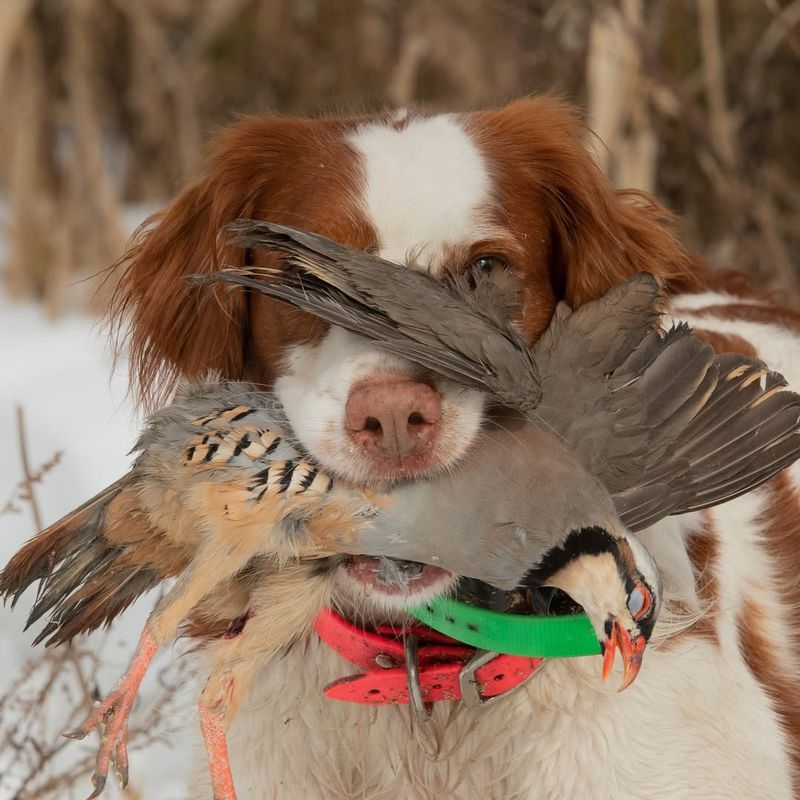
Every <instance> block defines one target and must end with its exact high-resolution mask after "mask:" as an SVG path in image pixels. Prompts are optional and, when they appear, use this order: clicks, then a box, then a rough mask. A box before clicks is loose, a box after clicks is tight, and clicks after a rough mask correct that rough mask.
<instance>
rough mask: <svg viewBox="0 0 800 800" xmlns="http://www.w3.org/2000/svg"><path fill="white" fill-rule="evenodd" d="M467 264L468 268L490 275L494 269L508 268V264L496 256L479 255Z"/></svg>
mask: <svg viewBox="0 0 800 800" xmlns="http://www.w3.org/2000/svg"><path fill="white" fill-rule="evenodd" d="M469 266H470V269H472V270H475V271H476V272H481V273H483V274H484V275H491V273H492V272H494V271H495V270H499V269H508V264H506V262H505V261H503V259H502V258H498V257H497V256H481V257H480V258H476V259H475V260H474V261H473V262H472V263H471V264H470V265H469Z"/></svg>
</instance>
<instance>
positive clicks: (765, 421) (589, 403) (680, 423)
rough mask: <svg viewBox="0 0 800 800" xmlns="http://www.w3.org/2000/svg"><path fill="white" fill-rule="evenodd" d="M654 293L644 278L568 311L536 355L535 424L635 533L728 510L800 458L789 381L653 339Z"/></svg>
mask: <svg viewBox="0 0 800 800" xmlns="http://www.w3.org/2000/svg"><path fill="white" fill-rule="evenodd" d="M647 283H648V282H647V281H645V280H643V279H642V278H641V277H636V278H633V279H632V280H631V281H628V282H627V283H626V284H623V285H621V286H620V287H617V289H615V290H613V291H612V292H610V293H609V294H608V295H606V296H605V297H604V298H601V299H599V300H596V301H594V302H592V303H588V304H587V305H585V306H583V307H582V308H581V309H579V310H578V311H576V312H574V313H569V312H568V311H566V310H562V312H561V313H560V314H558V315H557V316H556V318H555V319H554V322H553V325H552V326H551V327H550V328H549V329H548V331H547V333H546V334H545V336H544V337H542V339H540V341H539V342H537V344H536V346H535V347H534V357H535V358H536V361H537V363H538V365H539V369H540V373H541V376H542V403H541V405H540V406H539V408H538V409H537V410H536V412H535V413H536V415H537V416H538V417H539V419H540V420H541V422H542V424H544V425H546V426H548V427H549V428H551V430H552V431H553V432H555V433H556V434H558V435H559V436H561V437H562V438H563V439H564V440H565V441H566V442H567V443H568V444H569V446H570V447H571V448H572V450H573V452H574V453H575V455H576V456H577V457H578V458H579V460H580V461H581V462H582V463H583V465H584V466H585V467H586V468H587V470H588V471H589V472H590V473H592V474H593V475H595V476H596V477H598V478H599V479H600V480H601V481H602V482H603V484H604V485H605V486H606V488H607V489H608V490H609V492H610V493H611V495H612V497H613V498H614V501H615V504H616V506H617V509H618V511H619V513H620V516H621V518H622V521H623V522H624V523H625V524H626V525H627V526H628V527H629V528H630V529H632V530H640V529H642V528H645V527H647V526H648V525H651V524H653V523H654V522H657V521H658V520H659V519H662V518H663V517H665V516H667V515H669V514H680V513H684V512H687V511H692V510H698V509H701V508H707V507H709V506H713V505H718V504H719V503H723V502H725V501H727V500H731V499H733V498H735V497H737V496H739V495H740V494H743V493H745V492H747V491H749V490H751V489H753V488H754V487H756V486H758V485H759V484H761V483H763V482H764V481H765V480H767V479H768V478H770V477H772V476H773V475H774V474H776V473H777V472H779V471H780V470H782V469H784V468H785V467H786V466H788V465H789V464H791V463H793V462H794V461H796V460H797V458H798V457H800V397H799V396H798V395H797V394H795V393H794V392H790V391H788V390H787V389H786V382H785V381H784V379H783V377H782V376H780V375H778V374H777V373H775V372H771V371H770V370H768V369H767V367H766V366H765V365H764V364H763V363H762V362H760V361H758V360H757V359H753V358H749V357H747V356H741V355H735V354H726V355H715V353H714V351H713V349H712V348H711V347H710V346H709V345H707V344H705V343H703V342H702V341H701V340H699V339H698V338H697V337H695V336H693V335H692V332H691V330H690V329H689V328H688V327H687V326H686V325H684V324H679V325H676V326H673V327H672V328H671V329H670V330H668V331H666V332H662V331H659V330H658V329H656V328H655V326H654V324H653V323H654V321H655V317H656V312H655V308H656V302H657V299H658V294H657V292H656V293H653V289H652V287H651V288H650V289H648V288H647ZM595 332H596V333H595Z"/></svg>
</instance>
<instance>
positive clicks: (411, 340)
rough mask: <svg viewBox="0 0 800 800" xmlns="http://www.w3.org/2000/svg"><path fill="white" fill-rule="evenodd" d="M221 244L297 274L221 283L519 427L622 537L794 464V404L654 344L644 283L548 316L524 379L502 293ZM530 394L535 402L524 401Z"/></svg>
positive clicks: (688, 349) (356, 257)
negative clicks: (457, 387) (581, 482)
mask: <svg viewBox="0 0 800 800" xmlns="http://www.w3.org/2000/svg"><path fill="white" fill-rule="evenodd" d="M231 230H232V232H233V234H234V240H233V241H234V243H236V244H239V245H241V246H246V247H253V248H264V249H267V250H271V251H277V252H279V253H282V254H284V255H285V256H286V257H287V260H288V262H289V263H290V264H291V265H292V266H293V267H294V268H295V271H286V270H276V269H267V270H265V271H263V272H261V273H260V274H259V272H258V269H256V270H255V271H253V270H244V271H238V272H234V273H221V274H218V277H217V279H218V280H220V281H227V282H231V283H239V284H242V285H247V286H249V287H250V288H253V289H256V290H258V291H263V292H264V293H265V294H268V295H270V296H272V297H275V298H277V299H281V300H284V301H285V302H289V303H292V304H294V305H296V306H298V307H300V308H303V309H304V310H306V311H309V312H311V313H313V314H316V315H318V316H321V317H323V318H325V319H327V320H328V321H330V322H332V323H334V324H336V325H341V326H343V327H345V328H348V329H350V330H353V331H355V332H357V333H360V334H361V335H364V336H367V337H369V338H371V339H373V340H374V341H375V342H376V343H377V344H379V345H381V346H382V347H385V348H386V349H389V350H391V351H392V352H395V353H398V354H400V355H403V356H405V357H406V358H409V359H411V360H412V361H415V362H417V363H420V364H423V365H424V366H426V367H429V368H431V369H434V370H436V371H438V372H440V373H442V374H444V375H446V376H447V377H449V378H452V379H454V380H457V381H460V382H462V383H464V384H466V385H468V386H473V387H477V388H480V389H482V390H483V391H486V392H488V393H489V394H491V395H493V396H494V397H495V398H496V399H497V400H498V402H500V403H501V404H503V405H507V406H510V407H513V408H516V409H518V410H522V411H523V412H525V413H527V415H528V416H529V417H530V418H531V419H533V420H535V421H536V422H537V423H538V424H539V425H541V426H542V427H543V428H546V429H547V430H549V431H551V432H552V433H554V434H555V435H556V436H558V437H559V438H560V439H561V440H562V441H564V442H565V443H566V444H567V445H568V446H569V447H570V448H571V450H572V451H573V453H574V454H575V455H576V456H577V457H578V459H579V461H580V462H581V463H582V464H583V465H584V467H585V468H586V469H587V470H588V471H589V472H590V473H591V474H593V475H595V476H596V477H597V478H599V479H600V480H601V481H602V482H603V484H604V485H605V486H606V487H607V488H608V490H609V492H610V493H611V494H612V496H613V497H614V499H615V503H616V505H617V507H618V510H619V512H620V514H621V516H622V519H623V522H624V523H625V524H626V525H628V526H629V527H630V528H632V529H634V530H638V529H641V528H644V527H647V526H648V525H651V524H653V523H654V522H656V521H657V520H659V519H661V518H663V517H664V516H667V515H669V514H678V513H683V512H686V511H690V510H696V509H700V508H705V507H708V506H712V505H716V504H718V503H722V502H725V501H727V500H730V499H733V498H734V497H737V496H738V495H740V494H743V493H745V492H747V491H749V490H751V489H753V488H754V487H756V486H758V485H759V484H761V483H763V482H764V481H765V480H767V479H768V478H770V477H772V476H773V475H774V474H776V473H777V472H779V471H780V470H781V469H783V468H785V467H786V466H788V465H789V464H791V463H793V462H794V461H795V460H797V458H798V457H800V397H798V395H796V394H795V393H793V392H790V391H788V390H787V389H786V388H785V381H784V380H783V378H782V377H781V376H780V375H778V374H776V373H773V372H770V371H769V370H768V369H767V368H766V367H765V366H764V364H762V363H761V362H760V361H758V360H756V359H752V358H748V357H746V356H742V355H735V354H729V355H721V356H717V355H715V354H714V352H713V350H712V348H711V347H710V346H708V345H706V344H704V343H703V342H701V341H700V340H699V339H697V338H696V337H694V336H693V335H692V333H691V331H690V330H689V328H688V327H687V326H685V325H677V326H675V327H673V328H672V329H671V330H668V331H666V332H663V331H661V330H659V329H658V320H659V317H660V313H659V304H660V303H661V299H662V298H661V293H660V289H659V287H658V285H657V283H656V281H655V280H654V279H653V278H652V276H650V275H645V274H642V275H637V276H634V277H633V278H631V279H629V280H628V281H626V282H625V283H623V284H621V285H619V286H617V287H615V288H614V289H612V290H611V291H610V292H608V293H607V294H606V295H605V296H604V297H602V298H599V299H598V300H595V301H593V302H590V303H587V304H586V305H584V306H583V307H582V308H580V309H578V310H577V311H575V312H572V311H571V310H570V309H569V308H568V307H567V306H565V305H564V304H562V305H560V306H559V308H558V309H557V310H556V313H555V315H554V317H553V320H552V322H551V324H550V327H549V328H548V330H547V331H546V332H545V333H544V335H543V336H542V337H541V338H540V339H539V341H538V342H537V343H536V345H535V346H534V348H533V351H532V355H533V362H532V363H529V362H528V360H527V358H528V357H527V356H526V357H525V358H524V359H521V358H520V353H521V352H523V351H524V352H525V353H528V352H529V351H528V349H527V348H526V347H525V345H524V343H522V341H521V340H520V339H519V337H518V336H516V334H515V333H514V331H513V329H511V328H510V326H509V325H508V324H507V323H506V322H505V321H504V319H503V314H502V313H498V310H497V307H498V305H502V303H498V301H497V298H498V297H499V296H500V297H501V296H502V292H500V293H498V292H497V291H494V292H492V291H483V292H481V291H478V292H477V293H476V292H473V291H470V290H472V289H474V288H475V286H474V284H473V285H472V286H469V287H468V286H466V284H465V283H464V282H463V281H462V282H460V283H459V282H456V283H455V284H454V285H451V286H449V287H447V286H443V285H442V284H441V283H440V282H438V281H436V280H434V279H433V278H431V277H430V276H428V275H426V274H423V273H418V272H414V271H411V270H402V271H398V270H397V269H396V268H395V267H394V265H391V264H388V263H387V262H385V261H383V260H381V259H378V258H375V257H374V256H370V255H368V254H365V253H361V252H359V251H352V250H349V249H347V248H344V247H342V246H340V245H336V244H334V243H332V242H329V241H328V240H327V239H324V238H323V237H320V236H317V235H314V234H308V233H305V232H303V231H299V230H296V229H293V228H288V227H283V226H277V225H271V224H270V223H265V222H254V221H252V220H239V221H237V222H236V223H234V224H233V225H232V226H231ZM489 288H490V289H491V285H490V286H489ZM476 320H477V321H476ZM526 370H527V371H528V378H527V381H528V383H527V384H526V382H525V381H526V378H525V371H526ZM532 385H535V386H536V387H537V389H538V388H539V387H540V394H539V392H538V391H537V392H536V393H534V391H533V390H532V389H531V388H528V389H527V390H525V389H523V387H525V386H528V387H531V386H532ZM524 391H528V394H527V395H525V396H523V392H524ZM534 396H535V397H536V398H537V400H538V402H528V401H529V400H531V399H532V398H534Z"/></svg>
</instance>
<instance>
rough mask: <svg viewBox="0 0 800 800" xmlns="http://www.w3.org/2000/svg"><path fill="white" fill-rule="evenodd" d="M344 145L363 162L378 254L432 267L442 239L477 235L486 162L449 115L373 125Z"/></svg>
mask: <svg viewBox="0 0 800 800" xmlns="http://www.w3.org/2000/svg"><path fill="white" fill-rule="evenodd" d="M349 143H350V144H351V146H352V147H353V148H354V149H355V150H356V151H357V152H358V153H359V155H360V156H361V158H362V160H363V172H364V176H365V183H364V187H363V194H362V204H363V207H362V212H363V213H364V214H365V215H366V216H367V217H368V219H369V221H370V222H371V224H372V225H373V227H374V228H375V230H376V232H377V234H378V243H379V247H380V250H379V254H380V255H381V256H382V257H383V258H386V259H389V260H391V261H397V262H405V261H408V260H412V261H413V262H414V263H415V264H416V265H420V266H424V267H427V268H428V269H429V270H431V271H432V272H434V273H435V272H437V270H438V268H440V266H441V257H442V255H443V252H444V249H445V246H446V245H454V244H464V243H468V242H470V241H475V240H476V239H478V238H481V236H482V234H483V233H484V231H482V225H481V218H484V219H485V210H486V207H487V205H488V203H489V202H490V199H491V191H492V186H491V180H490V176H489V172H488V170H487V167H486V163H485V160H484V158H483V156H482V154H481V153H480V151H479V150H478V148H477V147H476V145H475V143H474V142H473V141H472V139H471V138H470V137H469V135H468V134H467V133H466V132H465V131H464V129H463V127H462V126H461V124H460V122H459V118H458V117H456V116H454V115H440V116H435V117H421V118H412V119H411V120H409V121H408V122H407V124H406V125H405V126H403V127H399V128H395V127H391V126H387V125H385V124H379V123H373V124H368V125H365V126H363V127H361V128H359V129H358V130H357V131H356V132H355V133H353V134H352V135H351V136H350V137H349Z"/></svg>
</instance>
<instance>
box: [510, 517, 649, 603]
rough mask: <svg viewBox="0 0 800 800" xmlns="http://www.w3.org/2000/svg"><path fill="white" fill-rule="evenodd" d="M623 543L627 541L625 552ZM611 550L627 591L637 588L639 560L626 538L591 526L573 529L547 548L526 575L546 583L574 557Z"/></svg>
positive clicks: (594, 554) (527, 577) (526, 579)
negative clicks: (560, 541) (559, 541)
mask: <svg viewBox="0 0 800 800" xmlns="http://www.w3.org/2000/svg"><path fill="white" fill-rule="evenodd" d="M621 545H625V550H626V551H627V552H625V553H624V554H623V553H622V552H621ZM603 553H608V554H609V555H610V556H612V557H613V558H614V561H615V562H616V564H617V569H618V570H619V574H620V576H621V577H622V578H623V581H624V582H625V591H626V592H628V593H630V592H632V591H633V589H634V585H635V584H634V578H633V575H632V574H631V573H633V574H636V562H635V560H634V558H633V553H632V552H631V549H630V547H628V546H627V542H624V541H622V540H620V539H618V538H617V537H616V536H614V535H613V534H611V533H609V531H607V530H606V529H605V528H601V527H599V526H592V527H590V528H580V529H579V530H576V531H572V532H571V533H570V534H569V535H568V536H567V538H566V539H565V540H564V542H563V543H562V544H560V545H558V546H557V547H553V548H551V549H550V550H548V551H547V552H546V553H545V555H544V557H543V558H542V560H541V561H540V562H539V564H538V565H537V566H536V567H534V568H533V569H532V570H530V571H529V572H528V574H527V576H526V578H525V582H526V583H527V582H528V580H529V578H530V579H533V580H534V581H536V582H537V583H540V584H544V583H547V581H548V580H549V579H550V578H552V577H553V575H555V574H556V573H557V572H559V571H560V570H562V569H563V568H564V567H565V566H567V564H569V563H570V562H571V561H574V560H575V559H576V558H580V557H581V556H599V555H602V554H603Z"/></svg>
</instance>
